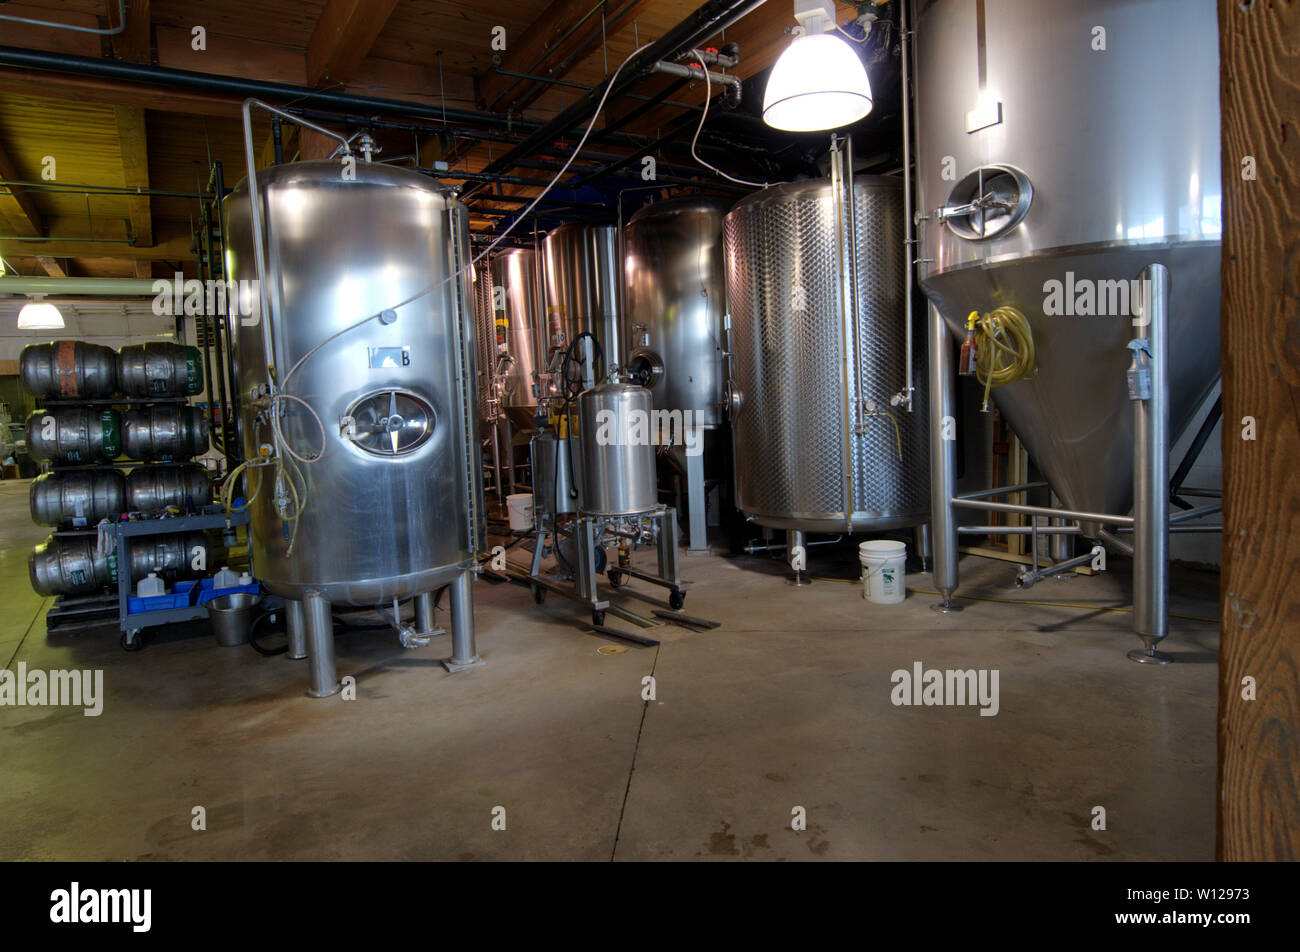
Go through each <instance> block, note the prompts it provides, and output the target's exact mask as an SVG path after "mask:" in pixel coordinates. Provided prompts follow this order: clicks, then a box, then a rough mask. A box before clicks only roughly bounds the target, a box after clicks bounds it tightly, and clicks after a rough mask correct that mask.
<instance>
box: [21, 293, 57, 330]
mask: <svg viewBox="0 0 1300 952" xmlns="http://www.w3.org/2000/svg"><path fill="white" fill-rule="evenodd" d="M62 327H63V315H62V314H60V313H59V309H58V308H57V307H55V306H54V305H53V304H46V303H45V302H44V301H40V300H37V301H32V302H31V303H30V304H24V305H23V309H22V310H21V311H19V312H18V329H19V330H20V331H51V330H59V329H61V328H62Z"/></svg>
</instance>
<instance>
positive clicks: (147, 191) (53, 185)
mask: <svg viewBox="0 0 1300 952" xmlns="http://www.w3.org/2000/svg"><path fill="white" fill-rule="evenodd" d="M0 185H3V186H5V187H6V188H8V189H9V190H10V191H13V190H14V189H15V188H19V189H24V190H28V189H30V190H32V191H40V192H77V193H86V192H88V193H90V194H91V195H95V194H100V193H102V194H104V195H141V196H145V195H147V196H149V197H150V198H211V197H212V196H210V195H208V194H207V193H206V192H178V191H174V190H172V189H166V188H141V187H129V186H125V185H73V184H71V183H65V182H24V181H19V180H17V179H4V178H0Z"/></svg>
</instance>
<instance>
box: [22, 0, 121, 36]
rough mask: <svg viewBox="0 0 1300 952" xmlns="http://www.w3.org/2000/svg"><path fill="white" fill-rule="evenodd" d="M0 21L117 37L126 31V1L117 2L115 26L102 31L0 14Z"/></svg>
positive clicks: (95, 28)
mask: <svg viewBox="0 0 1300 952" xmlns="http://www.w3.org/2000/svg"><path fill="white" fill-rule="evenodd" d="M0 20H8V21H9V22H10V23H26V24H27V25H28V26H47V27H50V28H51V29H55V30H71V31H73V32H74V33H93V34H95V35H96V36H118V35H120V34H121V32H122V31H123V30H125V29H126V0H117V26H115V27H110V28H109V29H102V28H97V27H89V26H74V25H72V24H70V23H54V22H51V21H49V20H33V19H31V18H30V17H16V16H13V15H11V14H8V13H0Z"/></svg>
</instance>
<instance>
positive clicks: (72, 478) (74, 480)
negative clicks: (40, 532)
mask: <svg viewBox="0 0 1300 952" xmlns="http://www.w3.org/2000/svg"><path fill="white" fill-rule="evenodd" d="M29 498H30V503H31V511H32V522H34V523H36V524H37V525H41V526H59V525H73V526H93V525H96V524H97V523H98V522H99V521H100V520H101V519H116V518H117V517H118V516H120V515H121V514H122V513H123V512H125V511H126V505H125V500H126V480H125V478H124V477H123V476H122V473H121V471H120V470H116V469H98V470H95V469H90V470H65V471H63V472H57V473H45V474H43V475H41V476H37V477H36V478H35V479H34V480H32V489H31V494H30V497H29Z"/></svg>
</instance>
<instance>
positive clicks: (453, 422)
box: [225, 161, 483, 605]
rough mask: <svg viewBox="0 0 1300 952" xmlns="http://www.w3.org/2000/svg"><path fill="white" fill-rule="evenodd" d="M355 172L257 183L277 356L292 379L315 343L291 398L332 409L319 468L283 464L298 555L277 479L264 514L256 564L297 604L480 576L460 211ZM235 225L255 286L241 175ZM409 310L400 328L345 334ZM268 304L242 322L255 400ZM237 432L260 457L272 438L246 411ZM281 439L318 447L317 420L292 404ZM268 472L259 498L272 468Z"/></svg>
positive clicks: (248, 384) (239, 263)
mask: <svg viewBox="0 0 1300 952" xmlns="http://www.w3.org/2000/svg"><path fill="white" fill-rule="evenodd" d="M355 171H356V176H355V179H354V180H345V179H343V178H342V176H341V175H340V172H339V165H338V163H336V162H328V161H322V162H301V163H292V164H287V165H279V166H275V167H273V168H269V169H266V170H264V171H261V172H259V173H258V187H259V191H261V193H262V197H263V205H264V207H265V208H266V209H268V210H269V215H267V216H266V222H267V228H266V251H267V258H268V260H269V261H270V262H271V263H272V265H273V269H274V270H273V271H272V272H271V274H272V280H271V282H270V283H271V288H270V290H271V291H272V293H276V294H278V295H279V302H278V304H277V305H276V308H275V314H276V320H275V328H274V335H273V337H274V344H275V351H276V354H275V361H276V365H277V367H278V368H279V369H280V378H281V380H283V378H284V375H285V374H286V373H287V371H288V369H289V368H291V367H293V366H294V365H295V364H297V363H298V361H299V360H302V359H303V358H304V357H307V355H308V353H309V352H310V351H312V349H313V348H316V347H317V346H318V345H319V350H316V351H315V353H313V354H311V356H310V357H307V359H306V360H304V361H303V362H302V363H301V364H299V365H298V370H297V372H296V373H294V374H293V377H292V379H291V380H290V381H289V382H288V386H287V389H286V392H288V393H290V394H293V395H296V396H298V397H300V398H302V399H303V400H305V401H307V402H308V403H309V404H310V405H311V406H312V408H313V409H314V410H315V411H316V413H318V414H319V416H320V419H321V422H322V423H323V424H324V430H325V437H324V439H325V442H324V453H323V455H322V456H321V458H320V459H319V460H317V461H316V462H314V463H310V464H303V463H297V462H296V461H293V460H291V459H288V460H286V464H285V465H286V467H287V468H289V469H290V470H291V471H293V470H299V471H301V473H302V476H301V477H300V479H299V482H298V485H299V491H300V493H303V494H305V498H304V500H303V513H302V516H301V518H300V519H299V520H298V527H297V537H296V541H295V546H294V550H293V554H292V557H287V556H286V548H287V544H288V543H287V538H286V536H287V534H288V533H287V531H286V529H287V528H288V529H291V528H292V527H286V526H285V524H284V522H283V521H282V519H281V516H280V513H279V512H278V511H277V507H276V501H275V493H274V491H273V490H272V488H271V486H270V485H269V483H270V478H269V477H266V478H267V483H268V484H267V485H265V486H263V488H262V490H261V492H258V493H257V496H256V498H255V499H254V501H253V504H252V513H251V520H252V521H251V529H252V533H251V535H252V541H251V545H250V557H251V560H252V564H253V571H254V574H255V575H256V576H257V578H258V579H259V580H261V581H262V583H263V584H264V585H265V586H266V588H267V589H268V590H269V591H271V592H272V593H274V594H276V595H281V596H284V597H286V598H293V599H300V598H302V597H303V596H304V595H305V594H306V593H307V592H308V591H309V590H316V591H319V592H320V593H321V594H322V595H324V597H325V598H327V599H328V600H329V601H330V602H333V603H343V604H352V605H376V604H384V603H386V602H388V601H389V600H391V599H393V598H406V597H408V596H411V595H414V594H419V593H423V592H429V591H432V590H433V589H434V588H435V587H437V586H439V585H441V584H443V583H446V582H449V581H452V580H453V579H454V578H456V577H457V575H458V574H459V573H462V572H464V571H465V570H467V569H470V568H472V567H473V564H474V561H473V560H474V553H475V551H476V550H477V547H478V545H479V540H480V539H481V538H482V522H481V520H482V511H483V509H482V497H481V488H480V485H479V483H480V480H479V474H478V472H477V469H478V459H477V447H478V432H477V420H476V414H477V406H476V404H477V400H476V394H475V390H474V382H473V377H474V343H475V342H474V333H473V317H472V314H473V308H472V303H471V300H470V289H469V287H468V284H469V273H468V270H467V268H466V265H467V264H468V261H469V238H468V227H467V218H466V216H465V214H464V208H463V206H461V205H460V204H459V203H458V202H456V201H455V200H454V198H453V197H452V196H451V195H450V193H448V192H445V191H444V190H442V189H441V188H439V187H438V186H437V185H436V184H435V183H434V182H433V181H432V180H430V179H427V178H425V177H424V176H421V175H418V174H416V173H412V172H408V171H406V170H403V169H397V168H392V167H389V166H385V165H372V164H368V163H357V165H356V169H355ZM225 220H226V222H227V223H228V232H229V242H228V246H227V255H228V263H229V275H230V277H231V278H232V279H234V280H241V279H249V280H252V279H254V278H255V277H256V268H255V265H254V258H253V235H252V226H251V219H250V203H249V200H248V191H247V182H246V181H245V182H243V183H241V184H240V185H239V187H238V188H236V190H235V192H234V193H233V194H232V195H231V196H230V197H229V198H228V199H227V200H226V219H225ZM453 275H455V277H453ZM431 286H434V289H433V290H432V291H431V292H429V293H424V294H422V293H421V292H423V291H425V290H426V289H427V288H430V287H431ZM408 298H411V299H413V300H410V301H409V302H408V303H405V304H402V305H401V306H400V307H397V308H396V320H394V321H392V322H391V323H385V322H383V321H381V320H379V319H373V320H370V321H367V322H366V323H364V324H362V325H360V326H359V327H356V328H355V329H352V330H345V328H347V327H348V326H349V325H351V324H354V323H356V322H357V321H359V320H361V319H362V318H365V317H366V316H367V315H370V314H377V313H379V312H380V311H384V310H386V309H390V308H393V306H394V305H397V304H398V303H399V302H402V301H405V300H406V299H408ZM259 310H260V309H258V308H256V307H255V313H254V315H253V316H252V317H250V318H245V319H243V320H242V321H241V320H239V319H237V318H236V319H234V320H232V324H233V325H234V329H235V333H236V343H237V347H236V369H237V376H238V379H239V386H240V392H241V393H242V394H244V395H245V397H244V403H245V406H247V405H248V402H249V395H250V394H251V393H252V391H253V390H254V388H256V387H260V386H263V385H264V384H265V383H266V382H267V378H266V372H265V368H266V361H265V358H264V356H263V354H264V351H263V347H264V339H263V334H264V332H265V328H266V324H265V322H263V321H262V320H260V313H258V311H259ZM248 325H251V326H248ZM336 333H337V334H339V335H340V336H338V337H337V338H335V339H333V340H330V339H329V338H330V337H331V335H334V334H336ZM349 420H351V421H353V422H354V424H355V425H354V426H353V427H349V426H348V425H347V423H348V421H349ZM240 428H241V436H242V438H243V441H244V448H245V453H246V455H247V457H248V458H249V459H254V458H256V457H257V456H258V452H257V450H258V447H259V446H260V445H261V444H263V443H270V442H271V431H270V429H269V427H267V426H265V425H262V424H257V423H254V421H253V418H252V416H250V415H249V414H248V413H245V414H244V415H243V417H242V418H241V419H240ZM282 429H283V432H284V435H285V438H286V439H287V441H288V444H289V446H291V447H292V448H293V449H294V450H295V452H297V453H298V454H299V455H302V456H308V457H309V456H311V455H312V454H314V453H315V452H316V451H317V449H318V448H319V447H320V445H321V436H320V433H319V430H318V428H317V426H316V424H315V422H314V421H313V420H312V418H311V417H310V415H308V414H307V413H306V412H304V411H302V410H301V408H299V407H297V405H296V404H294V405H291V406H290V407H289V409H288V410H287V411H286V413H285V417H284V421H283V426H282ZM349 430H351V435H349ZM287 455H288V454H287V453H286V454H284V456H285V457H287ZM257 472H258V473H259V475H254V476H253V477H251V480H250V482H251V484H252V489H253V490H254V491H256V487H257V485H258V481H259V480H260V479H262V478H264V477H263V476H262V475H261V474H269V473H271V472H272V470H271V469H269V468H266V469H261V470H259V471H257Z"/></svg>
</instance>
